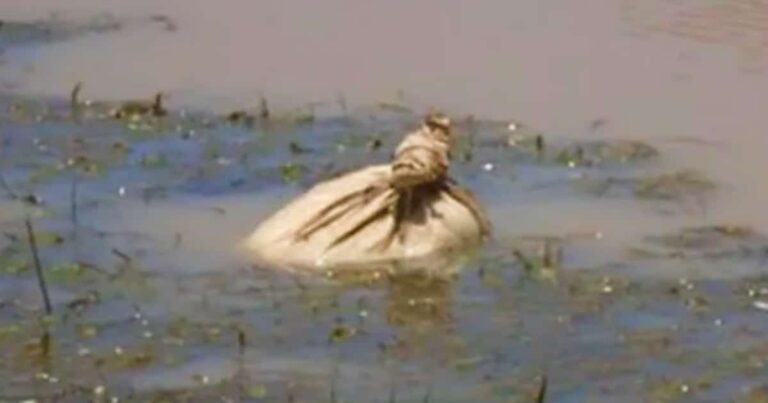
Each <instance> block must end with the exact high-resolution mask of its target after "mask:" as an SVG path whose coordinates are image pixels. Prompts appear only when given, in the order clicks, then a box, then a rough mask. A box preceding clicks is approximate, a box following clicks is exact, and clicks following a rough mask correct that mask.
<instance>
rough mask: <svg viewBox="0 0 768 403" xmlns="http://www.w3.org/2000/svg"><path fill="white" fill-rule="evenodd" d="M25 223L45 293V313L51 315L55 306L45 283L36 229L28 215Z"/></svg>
mask: <svg viewBox="0 0 768 403" xmlns="http://www.w3.org/2000/svg"><path fill="white" fill-rule="evenodd" d="M25 223H26V225H27V236H28V237H29V248H30V250H31V251H32V259H33V260H34V263H35V272H36V273H37V283H38V285H39V286H40V293H41V294H43V303H44V306H45V314H46V315H50V314H52V313H53V307H52V306H51V298H50V297H49V295H48V286H47V285H46V283H45V275H44V274H43V266H42V264H41V263H40V255H39V254H38V252H37V241H36V240H35V230H34V228H32V221H31V220H30V218H29V216H27V218H26V220H25Z"/></svg>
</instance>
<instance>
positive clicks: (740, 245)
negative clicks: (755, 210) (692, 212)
mask: <svg viewBox="0 0 768 403" xmlns="http://www.w3.org/2000/svg"><path fill="white" fill-rule="evenodd" d="M645 243H646V245H644V247H639V248H633V249H632V253H633V254H635V255H636V256H645V257H666V258H705V259H718V258H750V257H751V258H755V257H757V258H762V257H763V256H766V254H768V237H766V236H764V235H762V234H759V233H756V232H755V231H754V230H752V229H750V228H748V227H741V226H733V225H715V226H703V227H688V228H682V229H680V230H679V231H677V232H674V233H671V234H664V235H649V236H647V237H645Z"/></svg>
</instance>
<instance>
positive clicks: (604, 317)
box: [0, 0, 768, 402]
mask: <svg viewBox="0 0 768 403" xmlns="http://www.w3.org/2000/svg"><path fill="white" fill-rule="evenodd" d="M635 3H636V2H629V1H619V0H588V1H586V2H579V3H578V4H577V3H574V2H566V1H555V2H549V3H546V4H545V3H541V2H533V1H517V2H502V1H487V2H483V3H482V4H469V3H466V4H465V2H460V1H458V0H456V1H454V0H449V1H442V2H437V1H432V0H426V1H422V2H418V3H416V4H413V3H412V2H408V3H407V4H406V2H405V1H390V2H386V3H385V2H380V3H376V4H365V5H362V4H358V3H355V2H352V1H342V0H332V1H329V2H323V3H322V4H320V3H315V2H294V3H291V4H285V2H278V1H264V2H259V3H258V5H256V4H254V3H253V2H246V1H234V0H233V1H230V2H224V3H219V4H215V5H213V4H210V3H208V2H197V1H195V2H188V1H187V2H181V1H173V0H169V1H165V2H161V3H157V2H150V1H137V2H131V3H130V4H129V3H125V2H119V1H116V0H114V1H93V0H77V1H69V2H67V3H66V6H63V5H62V4H61V3H60V2H49V1H38V2H35V3H33V4H30V3H29V2H24V1H16V0H11V1H4V2H3V3H2V5H0V13H1V14H2V15H3V18H6V19H16V18H18V19H20V20H30V19H32V20H34V19H40V18H43V19H45V18H48V16H49V15H51V13H55V15H54V17H53V20H54V21H53V22H54V23H56V24H63V25H65V26H67V25H75V26H80V25H82V24H85V25H86V26H88V24H89V23H92V21H93V17H94V16H98V19H97V20H98V21H100V23H99V24H101V25H98V26H99V27H100V28H99V29H92V28H89V29H85V30H84V31H82V32H80V31H78V34H76V35H71V36H69V37H67V38H59V39H60V40H59V39H57V40H53V41H50V42H46V41H43V42H42V43H40V42H34V41H33V42H29V43H24V44H21V45H19V46H13V47H10V46H9V47H7V49H6V50H5V52H4V53H3V55H2V65H0V66H1V67H2V69H1V70H0V81H1V82H2V83H3V85H4V92H3V96H2V99H0V105H1V106H2V108H0V110H2V111H3V115H2V127H1V129H0V130H1V131H0V137H1V138H2V142H0V173H2V178H0V179H3V183H4V184H5V186H3V187H2V188H0V195H1V196H0V230H1V232H2V233H3V234H4V235H3V238H2V239H0V248H1V249H2V253H1V254H0V268H2V271H3V275H2V278H1V279H0V344H2V348H1V349H0V351H1V352H2V353H1V354H2V356H0V362H2V364H0V400H5V399H7V400H12V401H13V400H23V399H29V398H37V399H40V400H45V399H56V398H59V399H63V398H67V397H68V398H71V399H73V400H77V399H81V400H82V399H86V398H94V397H95V398H100V396H102V395H104V396H116V397H120V398H122V399H128V400H130V399H136V400H140V401H141V400H146V399H150V398H156V399H162V398H166V399H171V400H173V399H184V398H196V399H200V400H202V401H205V400H206V399H207V398H211V397H214V396H215V397H220V396H226V397H228V398H232V399H235V398H248V399H251V400H254V401H334V399H338V401H420V402H423V401H457V402H460V401H468V400H473V401H509V400H515V401H517V400H519V401H531V400H533V397H534V395H535V394H536V390H537V388H538V387H539V385H540V383H539V380H538V376H539V375H540V374H542V373H547V374H548V375H549V380H550V388H549V397H550V399H551V400H553V401H617V400H621V399H623V400H624V401H649V400H651V401H677V400H686V399H692V400H696V399H698V400H701V399H709V400H712V401H722V400H726V399H731V398H735V399H736V400H744V401H763V400H764V399H765V396H766V395H765V393H766V391H765V385H766V382H768V379H767V378H766V377H765V375H764V371H763V369H764V366H765V363H766V361H767V360H768V354H767V353H766V351H768V350H767V349H766V347H765V341H764V340H765V336H766V334H768V328H766V326H765V323H766V322H765V315H766V313H765V310H766V307H768V302H766V301H767V300H768V290H767V287H768V284H766V282H765V278H764V272H765V251H766V246H768V241H767V240H766V237H765V235H764V234H766V233H768V218H766V216H765V215H764V214H763V209H764V206H765V202H766V201H768V185H766V183H765V181H763V180H762V175H763V172H765V171H766V168H768V166H767V165H768V163H766V159H765V158H764V156H763V152H764V150H766V145H767V144H766V142H768V140H766V137H765V135H764V133H763V130H764V129H763V128H764V127H765V123H766V122H765V120H766V119H767V118H766V117H765V114H764V113H763V110H762V109H763V105H766V102H765V101H766V99H765V98H766V97H768V95H766V94H768V91H766V90H768V88H767V86H768V75H766V71H765V66H766V63H768V54H766V53H765V49H766V39H765V37H766V36H767V35H768V25H766V24H765V20H766V18H768V17H766V16H765V15H766V14H768V11H766V10H767V9H768V3H766V4H763V3H764V2H761V1H757V0H754V1H729V2H725V1H708V2H695V1H661V0H655V1H651V2H646V3H644V4H642V5H638V4H635ZM105 15H111V17H109V16H105ZM153 16H154V17H153ZM159 16H164V17H162V18H161V17H159ZM49 22H50V21H49ZM105 27H106V28H105ZM2 29H3V28H0V30H2ZM0 32H2V31H0ZM67 32H69V31H67ZM77 80H82V81H84V82H85V95H86V96H87V97H88V98H93V99H96V100H105V99H106V100H108V99H122V98H127V97H146V96H147V95H148V94H151V93H153V92H154V91H156V90H158V89H162V90H164V91H168V92H169V93H170V106H171V108H172V109H173V112H172V114H171V116H169V117H167V118H164V119H161V120H159V121H156V120H154V119H148V120H146V121H145V120H142V119H139V121H137V122H123V121H115V120H112V119H109V118H105V117H103V116H99V115H98V113H96V111H93V110H88V111H86V117H84V118H83V119H82V121H81V122H80V123H76V122H72V121H71V119H70V118H69V117H68V110H67V106H66V104H65V103H63V102H62V101H61V98H63V97H64V96H66V93H67V91H68V90H69V88H71V85H72V83H73V82H75V81H77ZM9 93H13V94H15V95H9ZM340 94H342V95H343V97H344V98H345V100H346V103H347V106H348V108H349V110H348V116H347V117H346V118H345V119H333V118H319V119H318V120H316V121H315V122H314V123H311V124H306V123H303V124H301V123H295V122H294V123H290V122H289V123H285V122H282V123H278V124H276V125H275V126H272V127H264V126H260V125H256V126H255V127H249V126H247V125H242V124H240V123H238V122H235V123H232V122H226V121H225V120H224V119H223V118H222V117H221V116H220V115H215V114H214V112H221V111H230V110H232V109H233V108H248V107H252V106H256V105H257V103H258V100H259V98H260V97H261V96H266V97H267V98H269V100H270V103H271V105H272V106H273V109H274V111H275V113H276V114H277V115H280V114H281V113H283V112H286V113H290V112H292V111H293V108H295V107H299V106H302V105H306V104H307V103H308V102H320V106H318V107H317V110H316V112H317V115H318V117H320V116H324V115H329V114H330V115H338V114H340V112H341V107H340V105H339V102H338V96H339V95H340ZM21 97H25V98H21ZM28 97H31V98H32V101H30V100H29V99H28ZM52 97H53V99H52ZM377 101H388V102H398V103H402V104H405V105H408V106H410V107H412V108H413V109H416V110H417V111H421V110H423V109H425V108H426V107H428V106H432V105H437V106H441V107H443V108H446V109H447V110H448V111H449V112H451V113H453V114H454V115H456V116H458V117H461V116H464V115H467V114H475V115H477V116H480V117H483V118H486V119H498V120H500V122H499V121H491V120H487V121H486V120H483V121H481V122H480V123H479V126H480V128H479V129H477V128H476V130H470V129H469V128H468V127H467V126H460V128H459V129H458V131H457V133H458V134H459V136H460V137H461V138H460V143H463V144H464V146H466V142H467V139H468V138H469V136H470V133H471V132H473V131H474V132H475V137H474V147H472V148H470V149H466V148H461V149H460V150H459V152H458V153H457V155H458V156H460V158H458V159H457V161H456V162H455V163H454V166H453V171H452V173H453V175H454V176H456V177H457V179H458V180H460V181H461V182H462V183H464V184H465V185H467V186H468V187H470V188H472V189H473V190H474V191H475V192H476V193H477V194H478V197H479V198H480V199H481V200H482V201H483V203H484V204H485V205H486V206H488V209H489V210H490V214H491V216H492V218H493V221H494V223H495V225H496V231H495V234H496V238H495V240H494V241H493V242H492V243H491V245H489V247H488V248H487V249H486V250H484V251H482V253H481V254H480V255H479V256H478V257H477V258H476V260H473V261H471V262H470V263H469V264H467V266H466V267H465V270H464V271H463V272H462V274H461V275H460V276H459V278H458V279H456V280H455V281H453V282H443V281H435V280H432V279H418V278H416V279H413V278H406V279H398V278H395V279H393V280H391V281H390V282H384V283H383V284H380V283H375V284H371V285H368V286H355V287H341V286H339V285H337V284H333V283H330V284H329V283H328V282H326V281H320V280H316V279H315V280H312V279H296V278H292V277H287V276H283V275H280V274H276V273H271V272H269V271H266V270H254V267H252V265H251V264H250V263H249V262H248V261H247V260H246V259H244V257H243V256H240V255H237V254H236V253H235V251H234V250H233V249H234V248H233V247H232V246H233V244H234V243H235V241H236V240H237V239H238V238H239V237H241V236H242V235H244V234H245V233H247V232H248V231H249V230H250V229H251V228H252V227H253V226H255V224H256V222H258V220H259V219H260V217H263V216H264V214H266V213H267V212H269V211H271V210H272V209H274V208H275V207H276V206H278V205H280V204H281V203H283V201H284V200H286V199H288V198H290V197H292V196H294V195H296V194H297V193H299V192H301V191H302V189H304V188H306V187H307V186H309V185H310V184H311V183H314V182H315V181H317V180H318V179H319V178H321V177H323V176H324V175H327V174H329V173H330V172H331V171H334V170H337V169H346V168H352V167H356V166H359V165H361V164H364V163H368V162H371V161H383V160H386V158H387V157H388V155H389V153H390V152H391V149H392V147H393V146H394V144H395V143H396V141H397V139H398V138H399V135H400V134H401V133H402V132H403V130H404V129H405V128H406V127H409V125H412V124H413V123H414V120H413V117H411V116H409V115H407V114H393V113H391V111H389V112H388V111H381V110H374V109H375V108H374V109H371V108H369V106H370V105H371V104H373V103H375V102H377ZM15 104H20V105H21V106H20V107H19V106H14V105H15ZM184 106H192V107H195V108H198V109H202V110H203V112H201V113H200V115H199V116H198V115H196V114H187V115H184V114H177V112H178V111H179V110H180V108H182V107H184ZM366 108H367V109H366ZM94 109H98V106H97V107H95V108H94ZM372 111H373V112H372ZM369 113H372V114H374V115H375V116H376V118H375V119H370V118H369V117H368V114H369ZM510 120H515V121H518V122H522V123H524V124H525V125H526V127H525V129H524V130H523V132H525V133H524V134H530V135H532V134H536V133H537V132H541V133H543V135H544V138H545V140H546V144H547V147H546V150H545V151H544V152H543V153H542V155H538V156H537V155H536V151H535V150H534V149H532V148H531V147H530V146H529V145H526V144H530V140H531V139H530V138H525V139H523V140H521V142H520V144H516V145H515V146H514V147H513V146H510V145H509V143H510V142H509V136H510V133H509V132H508V131H507V130H506V126H507V125H506V123H507V122H508V121H510ZM377 139H378V140H381V141H382V143H383V145H382V146H381V147H380V148H374V147H371V146H370V145H371V144H373V143H372V142H373V141H374V140H377ZM620 139H637V140H642V141H644V142H645V143H647V144H649V145H651V146H652V147H654V148H656V149H657V150H658V151H659V154H658V155H656V156H651V157H638V158H636V159H632V158H629V159H627V158H625V157H628V155H623V156H614V157H608V158H603V159H601V158H597V159H596V160H594V161H593V160H590V158H591V157H590V156H591V155H592V154H590V148H589V147H590V144H592V143H590V141H594V140H605V141H608V144H611V145H613V146H616V144H618V143H616V141H618V140H620ZM75 140H77V141H75ZM526 141H528V142H527V143H526ZM292 143H293V144H292ZM73 144H74V145H73ZM296 145H298V147H296ZM297 148H298V149H301V150H304V151H299V152H297ZM577 148H580V149H581V150H582V151H583V152H585V153H586V154H587V158H586V160H583V159H580V158H578V157H576V155H578V152H577V151H576V149H577ZM585 150H586V151H585ZM625 151H626V150H625ZM467 153H469V154H471V156H472V158H471V159H470V158H467V156H468V154H467ZM597 154H598V155H600V154H599V153H597ZM73 155H74V156H77V155H81V156H85V157H86V159H85V160H80V162H77V164H75V166H74V167H73V166H72V164H71V163H68V161H69V159H70V158H71V157H72V156H73ZM690 168H693V169H696V170H698V171H700V173H698V174H688V173H684V172H687V171H685V170H686V169H690ZM73 170H76V171H77V175H78V181H77V183H78V185H77V192H76V193H77V194H76V197H75V200H76V201H77V203H76V204H77V211H78V215H77V219H76V220H75V219H74V218H73V217H72V211H71V198H72V194H73V193H72V183H73V182H72V175H73V172H72V171H73ZM681 172H683V173H681ZM660 178H661V179H660ZM670 178H671V179H670ZM38 197H39V198H40V199H41V200H42V204H41V203H38V199H37V198H38ZM25 214H31V215H32V217H33V218H34V221H35V224H36V226H37V228H38V231H39V234H38V235H39V236H38V238H39V239H40V249H41V254H42V258H43V263H44V265H45V266H46V270H47V271H48V272H49V273H50V278H51V280H50V281H51V297H52V299H53V301H54V305H55V309H56V314H55V315H54V318H53V320H52V321H50V322H46V321H41V320H40V319H39V312H40V303H39V301H40V299H39V294H38V291H37V288H36V282H35V281H36V280H35V278H34V275H33V271H32V262H31V260H30V256H29V248H28V245H27V243H26V242H25V239H26V238H25V233H24V227H23V222H22V218H23V216H24V215H25ZM73 221H74V222H73ZM709 225H717V226H714V227H708V226H709ZM702 226H704V227H702ZM690 227H693V228H694V229H690ZM685 228H689V229H687V230H686V229H685ZM670 234H671V235H670ZM519 256H523V259H521V258H520V257H519ZM256 269H258V268H256ZM46 329H47V330H48V331H49V333H50V334H51V335H52V338H53V350H52V351H53V352H52V353H51V351H50V349H46V348H44V347H45V346H46V343H44V342H43V341H44V340H46V339H45V338H43V337H41V336H42V335H43V334H45V333H44V330H46ZM49 347H50V346H49ZM361 396H363V397H362V398H361Z"/></svg>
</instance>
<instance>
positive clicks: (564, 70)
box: [0, 0, 768, 228]
mask: <svg viewBox="0 0 768 403" xmlns="http://www.w3.org/2000/svg"><path fill="white" fill-rule="evenodd" d="M0 12H2V15H3V16H5V18H42V17H46V16H48V15H50V14H51V13H54V12H55V13H57V18H60V19H64V20H66V19H71V20H78V19H83V18H87V17H90V16H93V15H98V14H100V13H111V14H113V15H115V16H116V17H118V18H129V19H130V18H133V19H137V18H140V17H146V16H148V15H156V14H164V15H167V16H169V17H170V18H171V19H172V21H173V22H174V25H175V30H173V31H168V30H167V26H165V25H163V24H154V25H148V24H130V23H126V24H125V29H123V30H121V31H117V32H113V33H108V34H102V35H87V36H85V37H80V38H78V39H76V40H73V41H67V42H62V43H59V44H54V45H51V46H44V47H40V48H38V49H34V50H29V49H24V50H20V51H18V52H15V53H14V52H13V51H11V52H9V53H10V54H8V55H7V56H6V61H5V64H4V66H3V71H2V74H0V78H2V79H3V80H4V81H5V82H9V83H12V84H13V85H14V86H15V88H16V89H17V90H19V91H23V92H35V93H43V94H49V95H50V94H57V95H58V94H61V93H62V92H63V91H65V90H66V89H67V88H69V87H70V86H71V85H72V83H73V82H74V81H76V80H83V81H85V82H86V93H87V95H88V96H93V97H99V98H102V97H119V98H123V97H136V96H145V95H146V94H148V93H151V92H153V91H155V90H157V89H163V90H167V91H169V92H170V93H171V103H172V104H176V105H182V104H194V105H201V104H202V105H206V106H208V107H212V108H218V109H225V108H229V107H234V106H237V107H242V106H244V105H255V103H256V101H257V99H258V97H259V96H260V95H261V94H265V95H267V96H268V97H269V98H270V100H273V102H274V103H275V104H279V105H283V106H289V105H290V106H295V105H298V104H304V103H306V102H309V101H319V102H323V101H324V102H328V103H330V104H334V103H335V100H336V99H337V96H339V94H343V96H344V97H345V98H346V100H347V102H348V103H350V104H362V103H369V102H372V101H380V100H393V99H396V98H397V97H398V96H404V97H405V99H406V100H407V101H408V102H409V103H410V104H412V105H417V106H421V107H428V106H432V105H437V106H441V107H444V108H446V109H448V110H449V111H453V112H455V113H462V114H464V113H473V114H478V115H481V116H489V117H497V118H505V119H506V118H513V119H521V120H523V121H525V122H527V123H529V124H530V125H533V126H535V127H538V128H540V129H542V130H544V131H545V132H547V133H549V134H550V135H559V134H562V135H565V136H573V135H584V134H585V132H587V131H588V130H589V127H590V124H591V122H593V121H595V120H596V119H601V120H603V121H604V122H605V123H606V125H604V126H603V127H602V128H601V129H600V130H599V131H598V132H596V133H594V135H595V136H606V137H631V138H654V139H675V138H678V139H680V138H686V139H698V140H701V141H709V142H715V143H717V144H718V145H717V147H705V146H694V145H690V146H675V147H672V146H671V145H670V148H672V149H673V150H674V151H675V153H674V158H672V160H674V161H675V163H676V164H678V165H680V166H696V167H699V168H701V169H703V170H705V171H706V172H707V173H708V174H710V175H711V176H713V177H714V179H716V180H719V181H722V182H723V183H724V184H725V185H726V186H727V189H728V192H727V197H725V198H724V199H725V200H723V201H721V204H720V205H719V207H717V208H714V209H712V210H710V212H709V214H710V215H709V217H710V218H711V219H713V220H729V221H739V222H744V223H754V224H756V225H759V226H761V227H764V228H766V227H768V219H767V218H765V217H766V216H765V215H764V214H762V209H763V206H764V205H765V203H766V202H768V184H766V183H767V182H766V181H763V180H761V178H760V177H761V174H762V172H765V171H766V169H767V168H768V162H766V161H767V160H766V159H765V158H763V155H762V154H763V150H765V149H766V145H767V143H768V140H767V138H768V137H767V136H766V134H765V133H764V130H765V129H764V128H765V127H766V120H767V119H768V117H766V114H765V113H764V110H763V109H764V105H766V104H767V103H768V102H766V101H768V76H767V75H766V71H765V67H766V63H767V62H768V52H767V51H766V50H767V49H768V24H767V23H766V22H767V21H768V3H766V2H764V1H759V0H740V1H707V2H700V1H663V0H653V1H649V2H645V3H643V4H642V5H638V4H636V2H631V1H621V0H589V1H582V2H571V1H552V2H548V3H546V4H542V3H541V2H537V1H516V2H507V1H485V2H481V3H472V4H471V5H470V4H468V3H466V2H463V1H459V0H450V1H435V0H427V1H420V2H416V3H413V2H408V1H404V0H399V1H388V2H374V3H366V4H361V3H358V2H353V1H345V0H332V1H325V2H322V3H320V2H308V1H295V2H289V3H286V2H283V1H277V0H271V1H260V2H258V3H254V2H249V1H236V0H231V1H224V2H221V3H218V2H217V3H216V4H212V3H208V2H201V1H195V2H189V1H178V0H177V1H164V2H159V3H158V2H154V1H146V0H145V1H137V2H131V3H130V4H127V3H125V2H120V1H95V0H77V1H69V2H67V3H66V5H63V4H62V3H60V2H55V1H37V2H35V3H34V4H32V5H30V3H29V2H26V1H19V0H12V1H5V2H3V4H2V5H0Z"/></svg>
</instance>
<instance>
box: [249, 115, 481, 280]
mask: <svg viewBox="0 0 768 403" xmlns="http://www.w3.org/2000/svg"><path fill="white" fill-rule="evenodd" d="M449 126H450V122H449V121H448V119H447V118H445V117H443V116H442V115H431V116H429V117H427V119H426V120H425V121H424V124H423V125H422V127H421V128H420V129H418V130H416V131H414V132H412V133H409V134H408V135H407V136H406V137H405V138H404V140H403V141H402V143H401V144H400V145H399V146H398V148H397V150H396V152H395V157H394V159H393V161H392V163H391V164H387V165H376V166H370V167H366V168H362V169H360V170H357V171H354V172H351V173H348V174H345V175H342V176H340V177H337V178H334V179H330V180H328V181H325V182H322V183H319V184H317V185H315V186H314V187H313V188H311V189H310V190H309V191H307V192H306V193H305V194H304V195H302V196H300V197H298V198H297V199H295V200H294V201H292V202H290V203H289V204H288V205H286V206H285V207H283V208H282V209H280V210H279V211H277V212H276V213H275V214H274V215H273V216H271V217H269V218H268V219H267V220H265V221H264V222H263V223H261V225H259V227H258V228H257V229H256V230H255V231H254V232H253V233H252V234H251V235H250V236H249V237H248V238H247V239H246V240H245V242H244V246H245V248H247V249H248V250H249V251H250V252H251V253H252V254H253V255H254V256H255V257H256V258H257V259H259V260H261V261H263V262H264V263H267V264H269V265H272V266H278V267H281V268H287V269H300V270H322V269H334V268H343V267H356V268H359V267H361V265H366V264H374V265H375V264H382V263H386V262H397V261H408V260H422V261H423V260H424V259H429V258H430V257H439V256H444V255H454V254H456V253H457V252H461V251H462V250H466V249H468V248H471V247H472V246H476V245H478V244H479V243H480V242H481V241H482V240H484V239H485V238H486V237H487V235H488V233H489V225H488V222H487V220H486V218H485V214H484V212H483V211H482V209H481V208H480V206H479V204H478V203H477V201H476V200H475V199H474V197H473V196H472V194H471V193H470V192H469V191H468V190H466V189H463V188H461V187H460V186H459V185H457V184H456V183H455V182H454V181H452V180H451V179H450V178H448V177H447V176H446V173H447V170H448V164H449V149H450V140H451V139H450V127H449ZM438 260H439V259H438Z"/></svg>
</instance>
